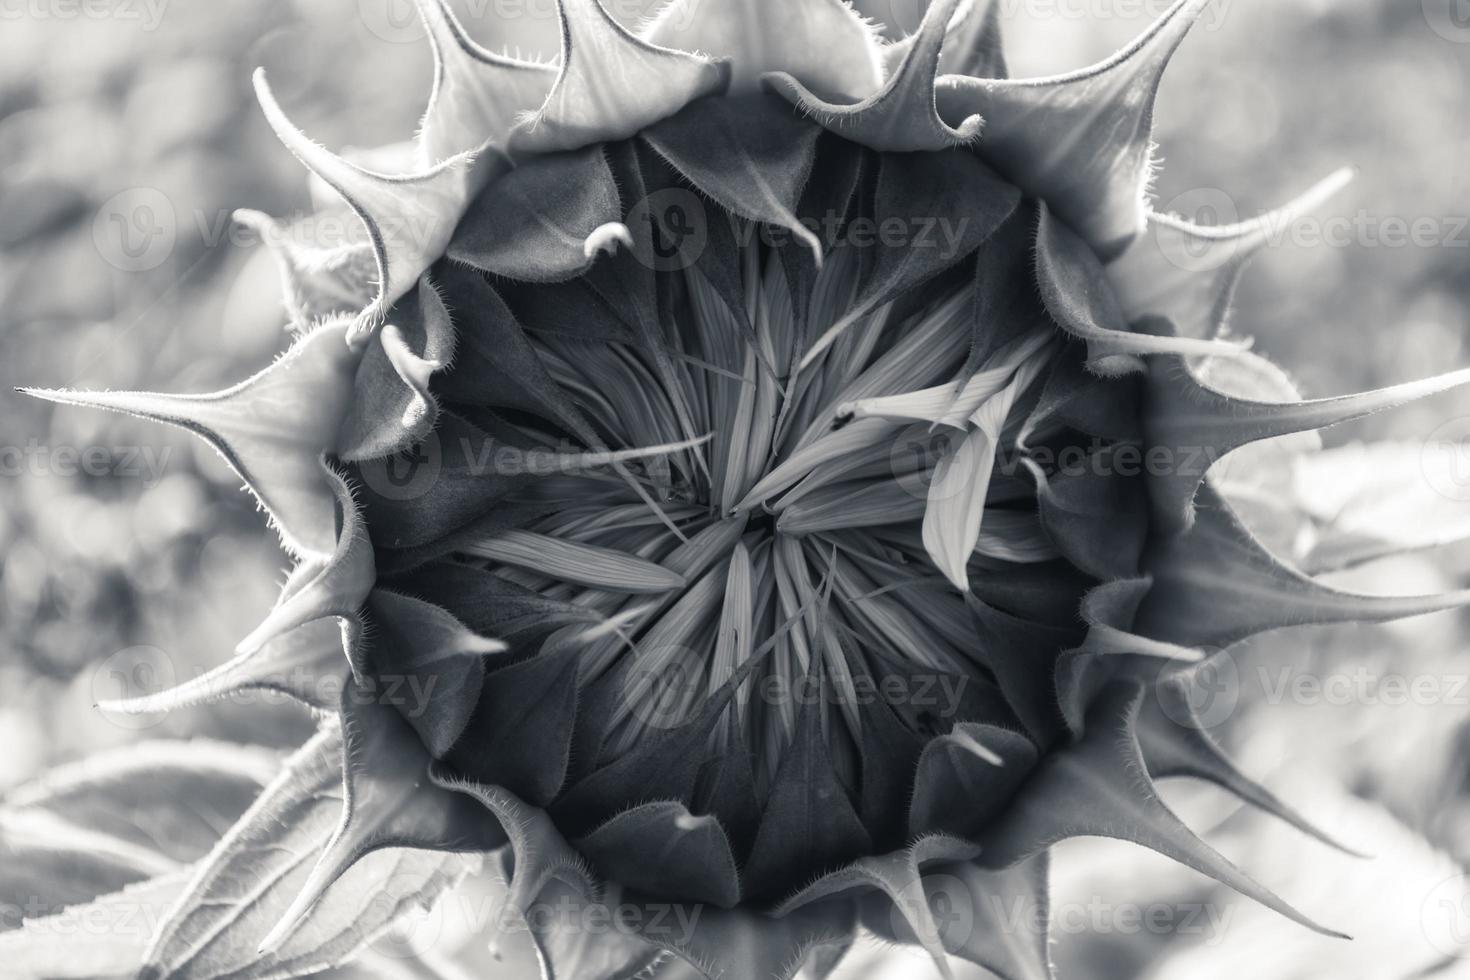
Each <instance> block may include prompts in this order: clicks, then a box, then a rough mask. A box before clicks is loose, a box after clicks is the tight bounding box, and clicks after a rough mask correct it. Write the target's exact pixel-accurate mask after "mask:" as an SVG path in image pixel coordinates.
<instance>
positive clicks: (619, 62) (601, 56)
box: [509, 0, 730, 156]
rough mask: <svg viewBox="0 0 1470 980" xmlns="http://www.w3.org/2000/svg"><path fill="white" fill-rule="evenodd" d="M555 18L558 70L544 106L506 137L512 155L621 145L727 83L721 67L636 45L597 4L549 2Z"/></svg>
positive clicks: (589, 1)
mask: <svg viewBox="0 0 1470 980" xmlns="http://www.w3.org/2000/svg"><path fill="white" fill-rule="evenodd" d="M557 12H558V14H559V15H560V19H561V69H560V71H559V73H558V75H557V78H556V83H555V84H554V85H552V87H551V91H550V92H549V93H548V94H547V96H546V100H545V102H543V103H542V104H541V106H540V107H539V108H537V109H536V110H535V111H534V112H531V113H528V114H526V115H525V116H524V117H523V118H522V119H520V120H519V121H518V122H517V123H516V125H515V127H514V128H513V129H512V130H511V133H510V139H509V146H510V149H511V151H512V152H513V153H514V154H515V155H517V156H520V155H523V154H530V153H550V152H553V151H556V150H574V149H577V148H578V147H582V146H586V145H588V144H589V143H598V142H604V141H610V140H618V139H624V138H626V137H629V136H632V135H633V134H634V133H636V132H638V131H639V130H640V129H642V128H643V127H645V126H647V125H649V124H651V123H654V122H657V121H658V120H660V119H666V118H668V117H669V116H672V115H673V114H674V113H676V112H678V111H679V110H680V109H682V108H683V107H684V106H686V105H688V104H689V103H690V102H693V101H694V100H695V99H697V98H699V97H700V96H704V95H712V94H714V93H717V92H722V91H724V89H725V88H726V86H727V85H728V84H729V81H730V66H729V64H728V63H727V62H724V61H716V60H713V59H710V58H706V57H704V56H703V55H697V54H690V53H688V52H685V51H677V50H674V49H672V48H665V47H660V46H659V45H657V44H654V43H650V42H649V41H645V40H642V39H640V38H639V37H637V36H636V35H634V34H632V33H630V32H629V31H628V30H627V29H626V28H624V27H623V26H622V25H621V24H619V23H618V22H617V21H615V20H613V18H612V16H611V15H610V14H608V12H607V10H606V9H605V8H604V7H603V6H602V4H601V2H599V0H557Z"/></svg>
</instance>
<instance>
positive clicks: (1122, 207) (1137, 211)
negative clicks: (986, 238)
mask: <svg viewBox="0 0 1470 980" xmlns="http://www.w3.org/2000/svg"><path fill="white" fill-rule="evenodd" d="M1209 2H1210V0H1178V2H1177V3H1175V4H1174V6H1172V7H1170V8H1169V10H1168V11H1167V12H1166V13H1165V14H1164V15H1163V16H1162V17H1160V18H1159V19H1158V20H1157V21H1156V22H1155V23H1154V24H1153V25H1152V26H1150V27H1149V28H1148V30H1146V31H1145V32H1144V33H1143V34H1142V35H1140V36H1139V37H1138V38H1137V39H1136V40H1135V41H1134V42H1133V43H1132V44H1130V45H1129V46H1128V47H1127V48H1124V49H1123V50H1122V51H1120V52H1118V53H1117V54H1115V55H1113V56H1112V57H1111V58H1109V59H1107V60H1106V61H1103V62H1100V63H1098V64H1096V65H1093V66H1091V67H1089V68H1083V69H1081V70H1079V71H1075V72H1071V73H1068V74H1064V75H1056V76H1051V77H1047V78H1025V79H1015V80H1011V79H985V78H969V77H965V76H963V75H946V76H944V77H942V78H940V79H939V83H938V98H939V112H940V115H941V116H942V117H943V118H945V119H947V120H949V121H951V122H957V121H959V120H964V119H971V118H973V117H975V116H980V117H981V118H983V119H984V120H985V132H984V135H983V136H982V137H981V139H980V142H979V144H978V146H977V150H978V152H979V153H980V154H981V156H983V157H984V158H985V159H986V160H987V161H989V162H990V164H991V165H992V166H994V167H995V168H996V169H997V170H999V171H1000V172H1001V173H1002V174H1004V175H1005V176H1006V177H1007V178H1008V179H1010V180H1011V181H1013V182H1015V183H1016V185H1017V186H1019V187H1020V188H1021V189H1022V190H1024V191H1025V192H1026V193H1028V194H1030V195H1033V196H1035V197H1038V198H1041V199H1043V200H1045V201H1046V202H1047V203H1048V204H1049V205H1050V206H1051V207H1052V209H1053V210H1055V211H1056V212H1057V213H1058V214H1059V215H1061V216H1062V218H1063V219H1064V220H1066V221H1067V223H1069V224H1071V225H1072V226H1073V227H1074V228H1076V229H1077V231H1078V232H1079V233H1080V234H1081V235H1082V237H1083V238H1085V239H1086V240H1087V241H1088V243H1089V244H1091V245H1092V246H1093V247H1094V248H1095V249H1096V250H1097V251H1098V253H1099V254H1100V255H1102V256H1103V257H1104V258H1111V257H1112V256H1114V255H1116V254H1118V253H1119V252H1121V251H1122V249H1123V248H1124V247H1125V246H1127V244H1128V243H1129V241H1131V240H1132V239H1133V237H1134V236H1135V235H1137V234H1138V233H1139V232H1141V231H1143V228H1144V222H1145V216H1146V214H1147V206H1146V203H1145V196H1146V193H1147V190H1148V184H1149V179H1150V177H1151V175H1152V166H1153V162H1152V159H1151V156H1152V153H1153V142H1152V138H1151V137H1152V131H1153V111H1154V98H1155V96H1156V94H1157V92H1158V88H1159V80H1160V78H1161V76H1162V75H1163V72H1164V67H1165V65H1167V64H1168V62H1169V58H1170V57H1171V56H1172V55H1173V53H1174V50H1175V49H1176V48H1177V47H1178V46H1179V42H1180V41H1182V40H1183V39H1184V35H1185V34H1186V33H1187V32H1188V30H1189V28H1190V26H1191V25H1192V24H1193V23H1194V21H1195V19H1196V18H1197V17H1199V15H1200V12H1201V11H1202V10H1203V9H1204V8H1205V6H1206V5H1207V4H1208V3H1209Z"/></svg>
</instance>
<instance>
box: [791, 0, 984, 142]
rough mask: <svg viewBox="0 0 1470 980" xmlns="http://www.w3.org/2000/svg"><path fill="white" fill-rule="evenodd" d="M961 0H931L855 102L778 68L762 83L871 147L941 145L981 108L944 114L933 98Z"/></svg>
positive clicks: (976, 123) (972, 127)
mask: <svg viewBox="0 0 1470 980" xmlns="http://www.w3.org/2000/svg"><path fill="white" fill-rule="evenodd" d="M964 2H967V0H934V2H933V3H931V4H930V5H929V9H928V10H926V11H925V12H924V22H923V23H922V24H921V25H920V27H919V30H918V33H916V34H914V35H913V36H912V37H910V38H906V39H905V40H903V41H902V42H900V43H901V44H902V45H904V51H903V54H902V57H901V58H900V60H899V62H898V64H897V65H896V66H895V67H894V69H893V70H892V72H891V73H890V74H889V76H888V78H887V79H886V80H885V81H884V83H883V87H882V88H881V89H879V90H878V91H877V92H875V93H874V94H872V95H870V96H868V97H867V98H865V99H863V100H862V101H860V102H852V103H840V102H834V101H831V100H830V98H824V97H823V96H822V95H821V94H819V93H817V92H813V91H812V90H811V89H809V88H807V87H806V86H805V85H804V84H802V82H801V81H800V80H799V79H797V78H795V77H793V76H791V75H790V74H787V73H786V72H784V71H776V72H771V73H770V74H768V75H767V76H766V83H767V84H768V85H770V86H771V87H772V88H773V89H775V90H776V91H777V92H780V93H781V95H783V96H784V97H786V98H787V99H789V100H791V102H792V104H793V105H795V106H797V107H798V108H799V109H801V111H802V112H805V113H807V114H808V115H810V116H811V117H812V118H813V119H815V120H817V122H819V123H821V124H822V125H823V126H825V127H826V128H827V129H829V130H831V131H832V132H834V133H836V134H837V135H839V136H842V137H844V138H845V139H849V140H853V141H854V142H857V143H861V144H863V145H864V146H867V147H869V148H871V149H874V150H882V151H886V152H893V153H908V152H914V151H920V150H944V149H948V148H950V147H954V146H960V145H962V144H965V143H968V142H970V141H971V140H973V139H975V137H976V136H978V135H979V134H980V128H981V126H982V124H983V119H982V118H981V114H980V113H978V112H976V113H966V114H964V115H963V116H962V117H951V119H950V120H946V119H945V118H944V117H943V116H942V115H941V113H940V111H939V108H938V106H937V105H936V104H935V88H934V84H935V79H936V78H938V76H939V60H940V50H941V48H942V47H943V45H944V37H945V30H946V28H947V27H948V26H949V22H950V19H951V18H952V17H953V16H954V13H955V9H956V8H957V7H958V6H959V5H960V4H961V3H964Z"/></svg>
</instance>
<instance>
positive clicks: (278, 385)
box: [22, 321, 357, 559]
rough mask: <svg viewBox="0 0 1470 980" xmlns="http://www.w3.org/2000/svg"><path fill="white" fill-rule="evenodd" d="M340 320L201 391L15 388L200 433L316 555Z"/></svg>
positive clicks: (328, 515)
mask: <svg viewBox="0 0 1470 980" xmlns="http://www.w3.org/2000/svg"><path fill="white" fill-rule="evenodd" d="M345 334H346V326H345V324H343V323H342V322H340V321H338V322H335V323H332V324H327V325H323V326H321V327H318V328H317V329H316V330H313V331H312V332H311V333H309V334H307V335H306V336H304V337H302V338H301V339H300V340H298V341H297V342H296V343H295V344H294V345H293V346H292V347H291V349H290V350H289V351H287V352H286V353H285V355H283V356H282V357H281V358H280V359H279V360H278V361H276V362H275V363H274V364H272V365H271V366H270V367H268V368H266V369H265V370H264V371H261V372H260V373H259V374H257V375H255V377H253V378H250V379H249V380H246V381H242V382H241V383H240V384H238V385H235V386H234V387H233V388H227V389H225V390H224V391H219V392H215V393H213V394H208V395H170V394H154V393H151V392H146V391H91V392H89V391H67V390H55V389H37V388H26V389H22V391H24V392H25V393H27V394H30V395H35V396H36V397H38V398H44V399H46V400H47V401H53V402H58V403H61V404H64V405H80V406H82V407H85V408H106V409H110V410H112V411H115V412H123V413H126V414H128V415H136V416H138V417H139V418H145V419H152V420H153V421H156V422H166V423H168V424H170V425H176V426H178V427H179V428H182V429H188V430H189V431H191V432H194V433H195V434H197V435H199V436H201V437H202V438H203V439H204V440H205V441H206V442H208V443H209V444H210V445H211V446H212V447H214V449H215V450H216V451H218V452H219V454H220V455H221V456H223V457H224V459H225V462H226V463H228V464H229V465H230V468H231V469H233V470H234V471H235V472H236V473H237V474H239V476H240V478H241V479H243V480H244V481H245V483H246V485H247V486H248V487H249V488H250V490H251V492H252V493H254V494H255V497H256V499H257V500H259V501H260V504H261V506H262V507H264V508H265V510H266V513H267V514H269V515H270V517H271V521H272V523H273V524H274V525H275V527H276V529H277V530H278V531H279V532H280V534H281V540H282V541H283V542H284V543H285V545H286V547H287V548H288V549H290V550H291V551H292V552H293V553H295V554H297V555H299V556H302V557H315V558H318V559H321V558H326V557H327V556H330V555H332V554H333V553H334V552H335V551H336V550H337V546H338V540H337V534H336V527H337V509H338V498H337V492H336V490H335V489H334V478H333V475H332V473H331V471H330V470H328V469H327V468H326V467H325V466H324V465H323V463H322V456H323V454H325V453H329V452H334V451H335V450H336V448H337V427H338V425H339V424H340V422H341V419H342V417H343V415H344V414H345V413H346V410H347V405H348V400H349V399H350V397H351V393H352V376H353V372H354V370H355V369H356V366H357V357H356V356H355V355H354V354H352V353H351V352H350V351H348V350H347V349H346V347H345V346H344V345H343V343H342V340H343V337H344V336H345Z"/></svg>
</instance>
